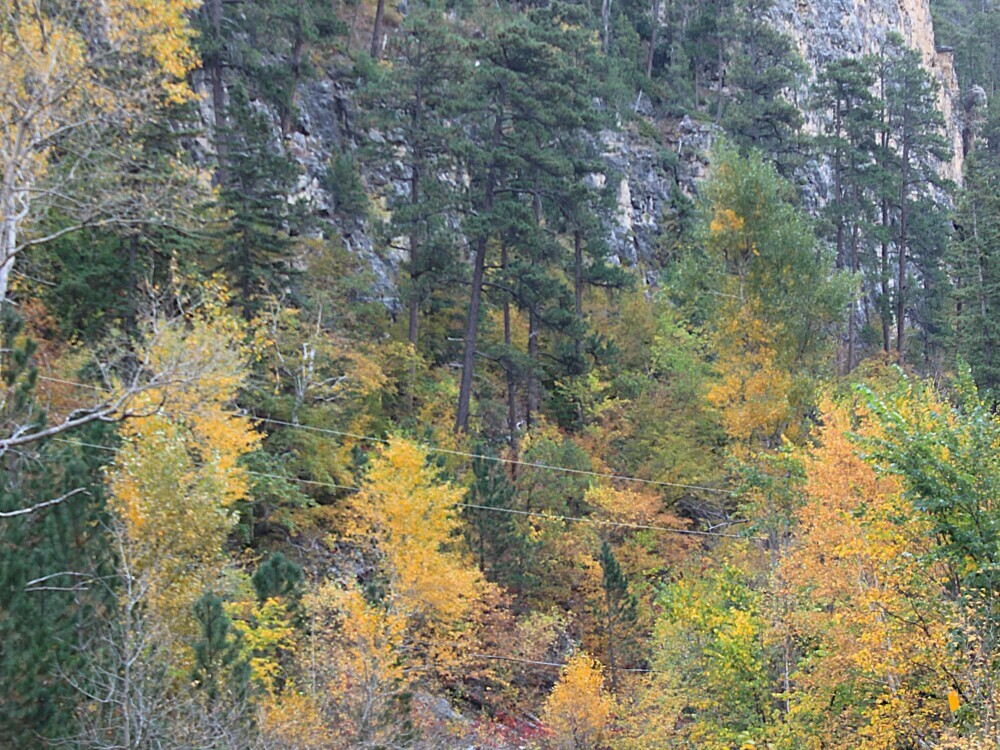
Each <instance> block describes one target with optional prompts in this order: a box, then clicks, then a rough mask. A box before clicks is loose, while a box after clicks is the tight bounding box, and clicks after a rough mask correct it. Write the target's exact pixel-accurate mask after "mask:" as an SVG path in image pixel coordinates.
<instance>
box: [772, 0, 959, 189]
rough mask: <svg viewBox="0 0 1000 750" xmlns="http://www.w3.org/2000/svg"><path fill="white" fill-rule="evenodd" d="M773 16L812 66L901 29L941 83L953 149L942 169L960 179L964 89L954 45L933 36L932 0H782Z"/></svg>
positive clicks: (872, 45)
mask: <svg viewBox="0 0 1000 750" xmlns="http://www.w3.org/2000/svg"><path fill="white" fill-rule="evenodd" d="M771 18H772V20H773V21H774V23H775V25H777V26H778V27H779V28H781V29H782V30H784V31H786V32H787V33H788V34H790V35H791V36H792V37H793V38H794V39H795V41H796V43H797V44H798V47H799V51H800V52H801V53H802V56H803V57H804V58H805V60H806V62H807V63H809V65H810V66H811V67H812V69H813V71H814V72H815V71H816V70H817V69H819V68H820V67H821V66H823V65H824V64H825V63H827V62H829V61H830V60H833V59H836V58H839V57H845V56H859V55H866V54H870V53H874V52H877V51H878V49H879V47H880V45H881V43H882V41H883V40H884V39H885V37H886V35H887V34H888V33H890V32H893V31H895V32H897V33H899V34H901V35H902V37H903V38H904V39H905V40H906V42H907V44H908V45H909V46H910V47H912V48H914V49H916V50H917V51H919V52H920V55H921V57H922V58H923V62H924V67H926V68H927V70H928V71H929V72H930V73H931V75H932V76H933V77H934V78H935V79H936V80H937V82H938V84H939V86H940V90H939V95H938V99H939V106H940V109H941V113H942V114H943V115H944V119H945V123H946V128H947V133H946V135H947V138H948V141H949V143H950V144H951V146H952V152H953V155H952V159H951V162H949V163H948V164H945V165H943V166H942V173H943V175H944V176H945V177H948V178H949V179H952V180H955V181H956V182H957V181H959V180H960V179H961V176H962V161H963V157H962V122H961V107H960V106H959V100H960V95H961V92H960V91H959V86H958V78H957V77H956V75H955V68H954V64H953V62H954V61H953V54H952V52H951V50H950V49H948V48H942V47H938V46H937V44H936V42H935V34H934V22H933V19H932V18H931V8H930V0H778V2H777V4H776V5H775V7H774V8H773V10H772V12H771ZM807 127H808V128H810V129H812V130H816V128H817V127H818V123H817V122H816V121H815V118H808V119H807Z"/></svg>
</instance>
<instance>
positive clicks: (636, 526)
mask: <svg viewBox="0 0 1000 750" xmlns="http://www.w3.org/2000/svg"><path fill="white" fill-rule="evenodd" d="M52 439H53V440H54V441H56V442H60V443H66V444H69V445H77V446H80V447H83V448H95V449H97V450H103V451H108V452H110V453H120V452H121V450H120V449H118V448H112V447H111V446H108V445H98V444H96V443H85V442H83V441H80V440H70V439H67V438H52ZM244 471H245V472H246V473H247V474H248V475H249V476H253V477H259V478H262V479H277V480H280V481H285V482H298V483H300V484H308V485H312V486H315V487H326V488H328V489H335V490H348V491H350V492H362V491H363V490H364V488H363V487H357V486H354V485H349V484H337V483H336V482H321V481H318V480H315V479H300V478H299V477H288V476H282V475H280V474H269V473H267V472H262V471H252V470H250V469H244ZM376 494H380V495H382V496H383V497H385V496H386V495H385V493H376ZM455 507H457V508H469V509H471V510H484V511H488V512H491V513H507V514H511V515H517V516H530V517H532V518H543V519H545V520H548V521H565V522H571V523H584V524H587V525H589V526H604V527H608V528H619V529H630V530H632V531H660V532H663V533H666V534H678V535H681V536H702V537H720V538H723V539H745V538H747V537H744V536H742V535H740V534H723V533H719V532H717V531H700V530H698V529H675V528H671V527H669V526H652V525H649V524H640V523H626V522H622V521H604V520H600V519H596V518H582V517H580V516H565V515H557V514H555V513H542V512H540V511H533V510H518V509H516V508H499V507H494V506H490V505H478V504H476V503H455ZM762 538H763V537H762Z"/></svg>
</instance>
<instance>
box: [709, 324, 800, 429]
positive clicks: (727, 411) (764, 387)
mask: <svg viewBox="0 0 1000 750" xmlns="http://www.w3.org/2000/svg"><path fill="white" fill-rule="evenodd" d="M750 307H751V308H752V306H750ZM775 341H776V336H775V331H774V327H773V325H767V324H765V323H764V321H763V320H762V319H761V318H760V317H759V316H757V315H755V314H754V313H753V310H752V309H743V310H741V311H740V313H739V314H733V315H731V316H729V317H728V318H727V319H726V321H725V324H724V327H723V329H722V330H721V332H720V336H719V359H718V363H717V365H716V366H717V369H718V372H719V377H720V380H719V381H718V382H716V383H715V384H714V385H712V387H711V388H710V389H709V391H708V394H707V398H708V401H709V403H711V404H712V405H713V406H715V407H716V408H718V409H719V410H720V411H721V412H722V415H723V423H724V425H725V428H726V432H727V433H728V434H729V436H730V437H731V438H732V439H733V440H735V441H738V442H743V443H747V442H748V441H751V440H752V439H757V440H760V439H764V440H768V439H774V438H776V437H777V436H778V435H779V434H780V433H782V431H784V430H785V429H787V427H789V426H790V424H791V420H792V416H793V409H792V405H791V403H790V400H789V397H790V394H791V393H792V390H793V388H792V386H793V379H792V376H791V374H790V373H789V372H788V371H787V370H786V369H785V368H784V367H782V366H781V364H780V361H779V352H778V349H777V346H776V343H775Z"/></svg>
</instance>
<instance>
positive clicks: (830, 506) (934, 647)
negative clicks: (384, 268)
mask: <svg viewBox="0 0 1000 750" xmlns="http://www.w3.org/2000/svg"><path fill="white" fill-rule="evenodd" d="M823 425H824V426H823V428H822V429H821V430H820V432H819V438H820V441H821V444H820V446H819V447H818V448H816V449H815V450H814V451H812V452H811V453H810V454H809V455H808V456H807V458H806V471H807V481H806V486H805V490H806V495H807V498H808V501H807V503H806V504H805V505H804V506H803V507H802V508H801V510H800V511H799V512H798V519H799V523H800V525H801V535H800V539H799V543H798V545H797V546H796V547H795V549H793V551H792V553H791V554H790V555H789V557H788V558H787V559H786V560H785V562H784V564H783V565H782V567H781V576H782V577H783V579H784V580H785V581H786V583H787V585H788V586H789V587H790V589H791V590H792V591H794V592H795V593H796V594H797V595H798V596H799V597H800V599H801V606H800V610H799V612H798V613H797V614H796V616H795V629H796V630H797V631H798V632H799V633H800V634H802V635H808V637H809V638H810V639H818V642H819V643H820V644H821V645H820V646H819V652H820V653H821V654H822V658H813V659H810V660H809V661H808V663H807V664H806V666H805V667H804V668H803V669H802V670H801V671H800V673H799V675H798V676H797V679H796V682H797V685H798V698H797V700H796V703H795V707H794V708H793V712H792V718H793V720H794V722H793V723H795V724H797V725H799V730H800V731H802V732H803V733H804V734H808V735H812V736H822V737H824V738H825V742H826V744H825V746H826V747H830V748H845V749H846V748H864V749H865V750H869V749H871V750H876V749H877V750H890V748H896V747H899V746H900V743H903V744H906V743H907V742H909V741H910V739H911V738H913V737H916V736H922V737H932V736H940V735H941V734H942V733H943V732H946V731H947V729H948V725H949V724H950V723H951V722H950V715H949V714H950V712H949V709H948V698H947V696H948V690H949V688H950V686H951V684H952V682H953V680H954V679H955V678H954V674H955V673H956V671H957V670H956V664H955V663H954V652H953V651H952V649H951V647H950V644H951V640H952V637H953V632H954V630H953V627H954V619H953V618H954V614H955V613H954V612H952V611H951V608H950V606H949V604H948V602H947V599H946V597H944V595H943V593H944V592H943V590H942V589H941V584H942V583H943V581H942V573H943V571H942V570H941V569H939V567H938V565H936V564H935V563H934V562H933V555H932V554H931V552H932V549H933V547H934V534H933V527H932V524H931V522H930V519H929V518H927V517H926V515H924V514H922V513H920V512H919V511H917V510H916V509H915V508H914V507H913V506H912V505H911V504H910V503H909V502H908V501H907V500H906V499H905V498H904V496H903V494H902V492H901V485H900V483H899V481H898V479H896V478H895V477H893V476H891V475H879V474H877V473H876V472H875V470H874V469H873V468H872V467H871V466H869V465H868V464H866V463H865V462H864V461H863V460H862V459H861V458H860V457H859V456H858V453H857V449H856V447H855V445H853V444H852V442H851V440H850V439H849V438H848V435H849V434H850V432H851V431H852V424H851V414H850V413H849V412H848V411H847V410H846V409H844V408H838V407H834V406H832V405H830V404H826V405H825V406H824V414H823ZM872 429H873V428H872V426H871V425H870V424H869V423H868V422H866V421H862V422H861V424H860V426H858V427H855V428H854V430H855V431H860V432H861V433H863V434H864V433H867V434H871V431H872ZM842 696H846V699H845V697H842Z"/></svg>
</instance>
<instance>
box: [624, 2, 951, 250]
mask: <svg viewBox="0 0 1000 750" xmlns="http://www.w3.org/2000/svg"><path fill="white" fill-rule="evenodd" d="M770 20H771V21H772V22H773V23H774V25H775V26H777V27H778V28H780V29H782V30H783V31H785V32H786V33H788V34H789V35H790V36H791V37H792V38H793V39H794V40H795V42H796V44H797V46H798V48H799V51H800V52H801V54H802V56H803V58H804V59H805V61H806V63H807V64H808V65H809V67H810V68H811V76H812V77H815V75H816V72H817V71H818V70H820V69H821V68H822V67H823V65H825V64H826V63H827V62H829V61H830V60H833V59H836V58H840V57H848V56H859V55H865V54H869V53H873V52H876V51H877V50H878V49H879V48H880V46H881V44H882V42H883V41H884V40H885V38H886V35H887V34H889V33H891V32H897V33H899V34H901V35H902V36H903V38H904V39H905V40H906V41H907V43H908V44H909V45H910V46H911V47H913V48H914V49H916V50H918V51H919V52H920V54H921V56H922V57H923V61H924V66H925V67H926V68H927V70H928V71H929V72H930V73H931V75H932V76H933V77H934V79H935V80H936V81H937V82H938V84H939V95H938V100H939V106H940V109H941V113H942V114H943V115H944V120H945V129H946V132H945V135H946V136H947V139H948V142H949V143H950V144H951V148H952V158H951V160H950V161H948V162H946V163H944V164H942V165H941V170H940V171H941V174H942V176H944V177H947V178H948V179H951V180H953V181H955V182H959V181H960V180H961V177H962V166H963V149H962V128H963V122H962V115H963V109H962V107H961V106H960V102H961V92H960V91H959V86H958V79H957V77H956V75H955V69H954V66H953V59H952V57H953V56H952V52H951V50H949V49H943V48H940V47H938V46H937V44H936V42H935V38H934V23H933V19H932V18H931V12H930V0H777V2H776V3H775V5H774V7H773V8H772V9H771V11H770ZM805 115H806V118H805V119H806V123H805V127H806V129H807V131H809V132H813V133H816V132H818V131H819V129H820V127H821V124H822V123H821V119H820V118H821V116H819V115H816V114H812V113H805ZM646 116H647V119H648V120H649V121H650V123H651V124H652V125H653V126H654V127H655V129H656V130H657V131H659V132H660V133H662V134H664V137H665V138H666V139H667V140H668V147H670V148H673V149H674V151H675V154H676V162H677V166H676V167H674V168H673V169H671V170H667V169H663V168H659V169H658V168H656V159H655V158H653V157H652V156H651V146H650V144H649V143H648V139H646V140H644V139H643V138H642V137H636V136H635V135H633V134H630V133H628V132H626V133H624V134H618V135H614V136H611V137H610V138H609V148H608V160H609V164H610V165H611V166H612V167H614V168H615V169H617V170H619V171H620V172H621V173H622V179H621V185H620V189H619V196H618V215H617V226H616V227H615V228H614V230H613V232H612V245H613V247H614V248H615V250H616V252H617V253H618V255H619V257H620V258H621V259H622V261H623V262H629V261H631V260H633V259H635V258H640V259H642V258H646V259H648V258H650V257H651V256H652V253H653V238H655V237H656V236H657V235H658V233H659V222H660V220H661V217H662V216H663V212H664V209H665V208H666V207H667V206H668V205H669V202H670V195H671V191H672V190H676V189H681V190H683V191H684V192H686V193H689V194H690V193H692V192H693V191H694V189H695V186H694V181H695V180H696V179H697V178H699V177H701V176H702V175H703V174H704V171H705V165H706V163H707V160H706V149H707V148H710V147H711V143H712V139H713V135H714V133H715V129H714V128H713V127H711V126H710V125H707V124H704V123H697V122H693V121H691V120H689V119H685V120H684V121H682V122H681V123H669V122H665V121H662V120H659V119H658V118H657V117H656V115H655V113H653V112H648V113H647V115H646ZM802 182H803V190H804V192H805V195H804V196H803V199H804V203H805V205H806V206H809V207H813V208H815V207H817V206H819V205H821V204H822V203H823V202H825V200H826V198H827V193H828V191H829V190H830V187H831V185H830V175H829V171H828V170H827V169H826V168H825V167H824V165H823V164H816V165H814V166H813V168H812V169H811V170H809V172H808V173H807V174H804V175H802Z"/></svg>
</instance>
